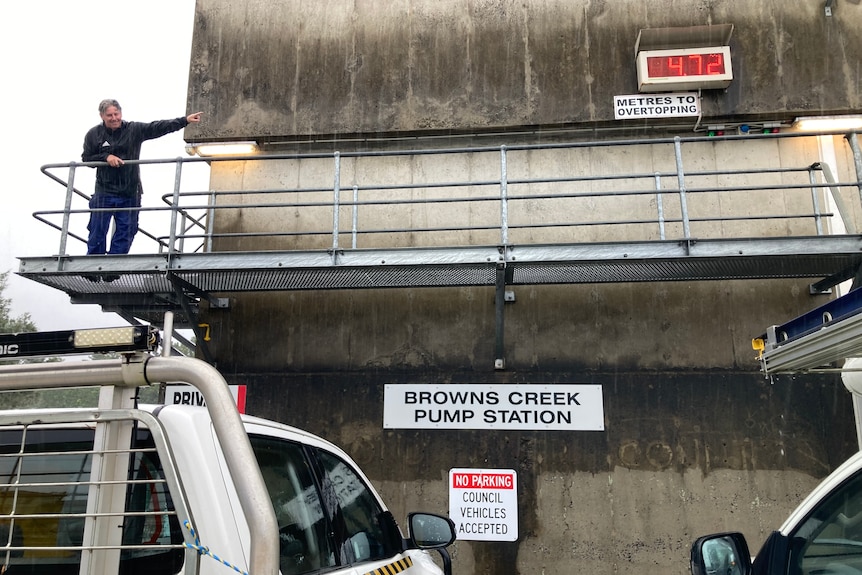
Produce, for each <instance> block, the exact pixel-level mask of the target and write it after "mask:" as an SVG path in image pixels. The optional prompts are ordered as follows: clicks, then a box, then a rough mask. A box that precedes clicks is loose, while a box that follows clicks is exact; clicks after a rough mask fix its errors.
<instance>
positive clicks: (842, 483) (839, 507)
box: [691, 453, 862, 575]
mask: <svg viewBox="0 0 862 575" xmlns="http://www.w3.org/2000/svg"><path fill="white" fill-rule="evenodd" d="M691 572H692V575H750V574H751V575H860V574H862V453H857V454H856V455H854V456H853V457H851V458H850V459H848V460H847V461H845V462H844V463H843V464H842V465H841V466H840V467H839V468H838V469H836V470H835V471H834V472H833V473H832V474H831V475H829V477H827V478H826V479H824V480H823V481H822V482H821V483H820V485H818V486H817V487H816V488H815V489H814V491H812V492H811V493H810V494H809V495H808V497H806V498H805V500H804V501H803V502H802V504H800V505H799V507H797V508H796V510H795V511H794V512H793V513H791V515H790V517H788V518H787V520H786V521H785V522H784V524H783V525H782V526H781V527H780V528H779V529H778V530H777V531H774V532H773V533H772V534H771V535H769V537H768V538H767V539H766V542H765V543H764V544H763V546H762V547H761V548H760V551H759V552H758V553H757V556H756V558H755V559H754V561H752V559H751V555H750V554H749V550H748V544H747V543H746V541H745V537H743V535H742V534H741V533H717V534H714V535H707V536H706V537H701V538H699V539H697V540H696V541H695V542H694V544H693V545H692V549H691Z"/></svg>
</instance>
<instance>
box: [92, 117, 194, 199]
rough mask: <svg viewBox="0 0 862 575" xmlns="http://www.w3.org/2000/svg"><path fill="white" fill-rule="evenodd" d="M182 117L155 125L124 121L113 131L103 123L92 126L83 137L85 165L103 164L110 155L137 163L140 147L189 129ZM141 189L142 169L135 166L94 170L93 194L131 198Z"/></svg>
mask: <svg viewBox="0 0 862 575" xmlns="http://www.w3.org/2000/svg"><path fill="white" fill-rule="evenodd" d="M188 124H189V122H188V120H186V119H185V118H174V119H173V120H158V121H155V122H149V123H145V122H126V121H125V120H123V122H122V124H120V127H119V128H117V129H116V130H109V129H108V128H107V127H106V126H105V124H104V122H103V123H101V124H99V125H98V126H94V127H93V128H91V129H90V131H89V132H87V135H86V136H84V152H83V153H82V154H81V160H83V161H84V162H105V161H107V159H108V156H109V155H111V154H113V155H115V156H117V157H118V158H122V159H123V160H138V159H140V156H141V144H143V143H144V141H146V140H153V139H155V138H159V137H161V136H164V135H165V134H170V133H171V132H176V131H177V130H182V129H183V128H185V127H186V126H188ZM139 191H142V190H141V170H140V166H138V165H137V164H135V165H133V166H130V165H128V164H126V165H122V166H120V167H118V168H111V167H110V166H101V167H99V168H96V193H105V194H115V195H118V196H124V197H129V198H133V197H135V196H136V195H137V194H138V193H139Z"/></svg>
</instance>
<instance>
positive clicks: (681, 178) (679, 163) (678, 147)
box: [673, 136, 691, 241]
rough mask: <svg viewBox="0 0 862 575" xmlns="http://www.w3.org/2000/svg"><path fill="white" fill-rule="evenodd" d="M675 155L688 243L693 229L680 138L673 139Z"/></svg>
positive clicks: (685, 236) (683, 228) (685, 235)
mask: <svg viewBox="0 0 862 575" xmlns="http://www.w3.org/2000/svg"><path fill="white" fill-rule="evenodd" d="M673 149H674V155H675V156H676V179H677V183H678V184H679V210H680V215H681V216H682V233H683V236H684V238H685V240H686V241H688V240H690V239H691V229H690V226H689V221H688V205H687V204H686V199H685V173H684V172H683V169H682V140H681V139H680V137H679V136H676V137H674V139H673Z"/></svg>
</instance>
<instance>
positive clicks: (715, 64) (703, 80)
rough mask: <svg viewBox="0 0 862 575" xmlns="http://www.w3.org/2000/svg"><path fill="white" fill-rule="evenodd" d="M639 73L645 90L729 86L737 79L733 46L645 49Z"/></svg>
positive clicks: (721, 87) (640, 89) (638, 58)
mask: <svg viewBox="0 0 862 575" xmlns="http://www.w3.org/2000/svg"><path fill="white" fill-rule="evenodd" d="M637 72H638V90H639V91H641V92H672V91H675V90H681V89H685V90H692V89H698V88H701V89H723V88H727V87H728V86H729V85H730V82H731V80H733V69H732V67H731V63H730V46H715V47H707V48H681V49H674V50H644V51H642V52H639V53H638V57H637Z"/></svg>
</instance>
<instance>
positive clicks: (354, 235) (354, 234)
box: [351, 185, 359, 249]
mask: <svg viewBox="0 0 862 575" xmlns="http://www.w3.org/2000/svg"><path fill="white" fill-rule="evenodd" d="M358 232H359V186H356V185H354V186H353V224H352V229H351V237H352V238H353V239H352V247H353V249H356V240H357V234H358Z"/></svg>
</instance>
